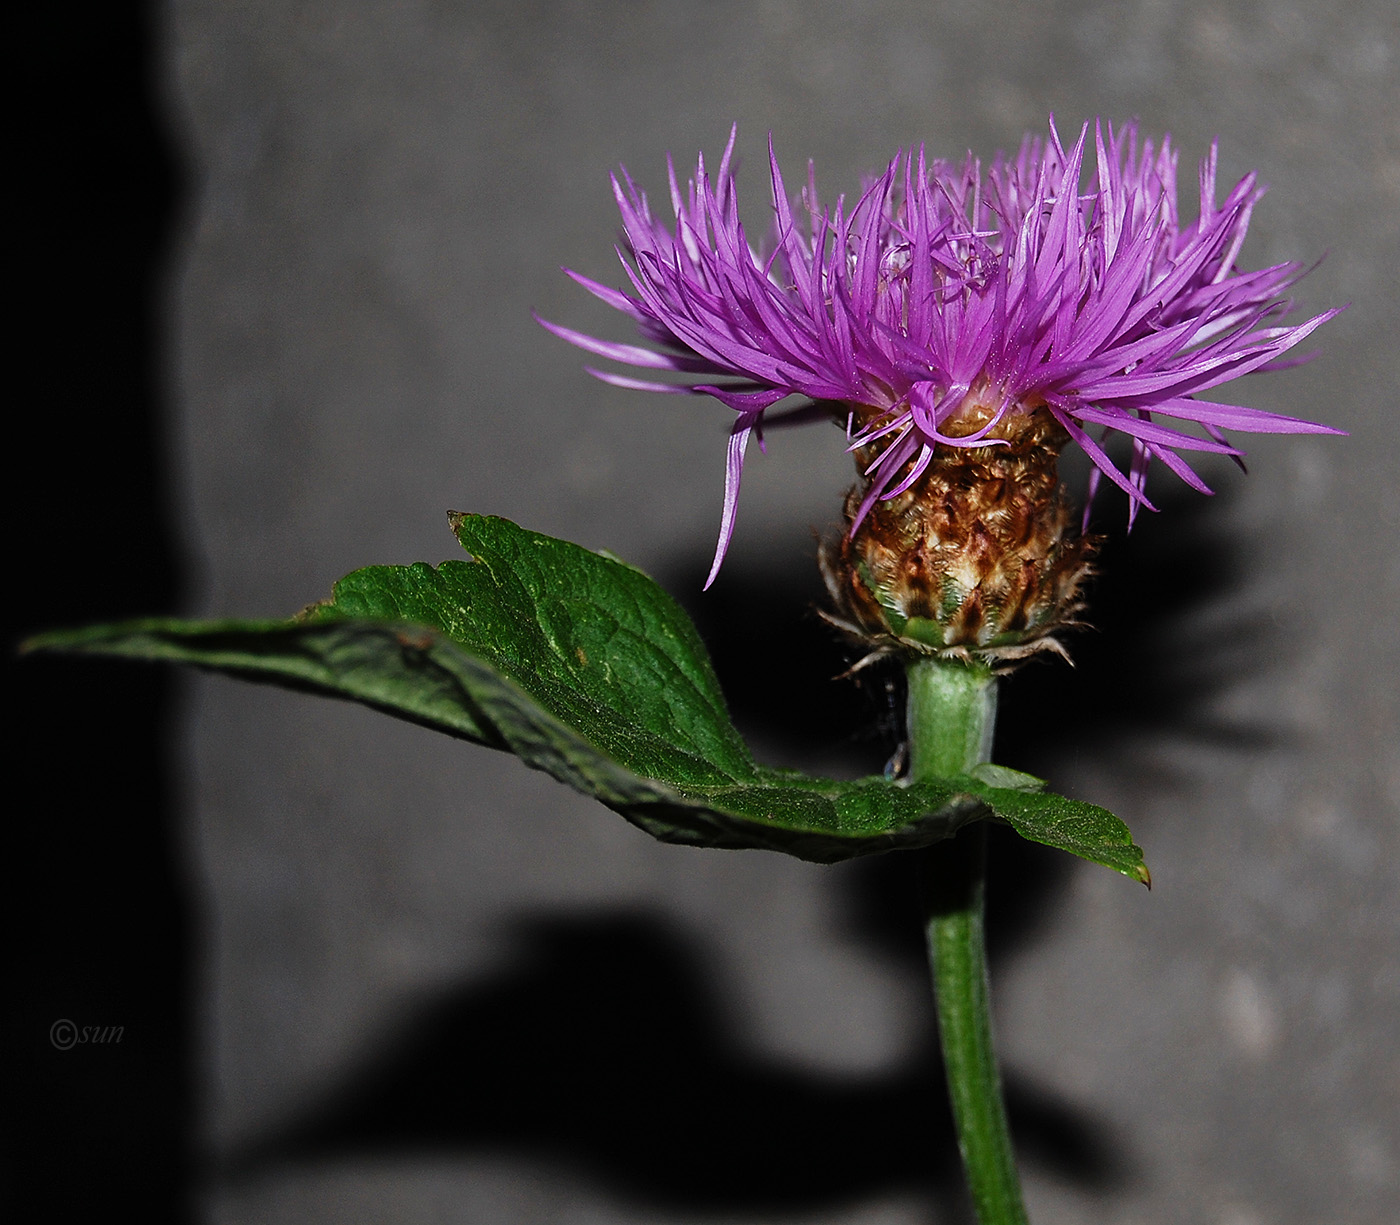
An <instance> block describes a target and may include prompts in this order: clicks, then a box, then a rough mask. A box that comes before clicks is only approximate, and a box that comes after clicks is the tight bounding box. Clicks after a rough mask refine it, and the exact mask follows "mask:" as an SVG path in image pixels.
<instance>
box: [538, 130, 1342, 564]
mask: <svg viewBox="0 0 1400 1225" xmlns="http://www.w3.org/2000/svg"><path fill="white" fill-rule="evenodd" d="M736 134H737V128H736V129H735V131H732V132H731V133H730V137H729V143H728V145H727V146H726V147H725V151H724V156H723V158H722V159H721V161H720V166H719V172H718V175H717V176H716V177H715V178H714V179H713V180H712V179H711V178H710V176H709V174H708V172H707V171H706V168H705V160H704V157H703V155H702V156H701V158H700V160H699V163H698V165H697V167H696V172H695V177H694V178H693V179H692V180H690V181H689V182H688V183H687V184H686V187H685V189H684V191H682V189H681V186H680V184H679V183H678V181H677V179H676V174H675V169H674V167H673V166H672V165H671V163H670V159H669V158H668V159H667V169H668V178H669V186H670V197H671V209H672V213H673V215H674V222H671V221H669V220H668V221H665V222H663V221H661V220H658V219H657V218H655V217H653V216H652V213H651V209H650V206H649V205H648V202H647V197H646V194H645V193H644V192H642V191H641V190H640V189H639V188H638V187H637V186H636V184H635V183H633V181H632V179H631V178H630V177H629V176H628V175H627V173H626V171H625V170H624V171H623V172H622V175H621V180H620V181H619V179H618V178H617V177H616V176H615V177H614V179H613V191H614V195H615V196H616V198H617V204H618V208H619V209H620V211H621V214H622V222H623V230H624V236H625V238H624V245H623V247H622V248H621V249H619V256H620V257H621V259H622V263H623V267H624V269H625V270H626V272H627V277H628V280H629V281H630V284H631V289H632V291H633V292H632V293H627V292H623V291H619V290H616V289H611V288H609V287H607V286H605V285H601V284H599V283H598V282H596V281H592V280H589V279H588V278H587V277H583V276H580V275H578V274H577V273H574V272H570V273H569V275H570V276H571V277H573V279H574V280H576V281H577V282H578V283H579V284H580V285H582V286H583V287H584V288H585V289H587V290H589V291H590V292H591V293H593V294H595V295H596V296H597V297H598V298H600V299H602V301H604V302H605V303H607V304H608V305H609V306H611V307H613V308H615V309H617V310H620V311H622V312H623V313H625V314H626V315H628V316H629V317H630V318H631V319H632V320H633V321H634V322H635V323H636V325H637V328H638V331H639V333H640V334H641V337H642V339H643V340H644V341H646V342H647V343H648V344H649V345H651V346H655V347H643V346H641V345H633V344H618V343H615V342H611V341H605V340H600V339H597V338H595V337H592V336H587V335H584V334H583V333H580V332H576V331H574V330H572V329H570V328H565V327H561V326H560V325H558V324H554V323H549V322H547V321H545V320H540V322H541V323H542V324H543V325H544V326H545V327H546V328H548V329H549V330H550V331H551V332H553V333H554V334H555V335H556V336H559V337H561V338H562V339H564V340H567V341H568V342H569V343H570V344H573V345H577V346H578V347H579V348H581V349H584V350H586V351H587V352H589V353H592V354H594V355H596V356H598V357H602V358H606V359H608V360H610V361H615V362H619V363H622V364H624V365H630V366H633V367H640V368H642V369H645V370H655V371H662V372H668V373H670V374H672V375H691V376H698V377H699V379H700V381H698V382H689V383H687V382H664V381H652V380H649V379H637V378H632V377H630V376H624V375H617V374H609V373H605V372H601V371H591V372H592V373H594V374H596V375H597V376H598V377H599V378H601V379H603V380H604V381H606V382H609V383H612V384H614V385H617V386H622V387H630V388H639V389H643V390H651V391H663V392H673V393H674V392H681V393H695V394H702V395H708V396H713V397H714V398H715V399H718V400H719V401H720V402H721V403H723V404H725V405H726V406H727V407H728V408H730V409H732V410H733V411H734V413H735V414H736V419H735V422H734V426H733V429H732V431H731V433H730V441H729V458H728V464H727V468H726V477H725V496H724V512H723V516H722V526H721V530H720V537H719V547H718V549H717V551H716V554H715V561H714V566H713V568H712V569H711V572H710V577H709V582H713V581H714V577H715V574H716V573H717V572H718V569H719V564H720V562H721V560H722V559H723V557H724V553H725V550H726V549H727V548H728V545H729V540H730V538H731V536H732V534H733V530H734V519H735V509H736V506H737V503H738V496H739V481H740V477H741V475H742V471H743V459H744V452H745V449H746V447H747V445H748V441H749V436H750V435H751V434H752V433H753V432H754V431H755V430H758V429H761V427H762V425H763V422H764V414H765V413H766V412H767V411H768V410H769V409H770V408H771V407H772V406H773V405H775V404H776V403H777V402H778V401H780V400H782V399H784V398H785V397H787V396H791V395H799V396H806V397H808V398H809V399H810V400H813V401H839V402H842V403H844V404H845V405H847V406H849V416H848V421H849V425H848V430H847V433H848V439H849V444H850V446H851V449H853V450H854V449H856V448H859V447H864V446H866V445H867V444H870V443H874V442H877V441H880V442H882V444H883V447H882V450H881V451H880V454H879V456H878V458H877V459H876V460H875V462H874V464H873V466H872V467H871V469H870V470H869V471H868V473H867V476H868V477H869V478H870V480H871V482H872V483H871V486H870V492H869V495H868V497H867V500H866V504H867V507H868V506H869V505H871V504H873V502H874V500H875V499H877V498H882V497H884V498H888V497H892V496H894V495H895V494H897V493H899V492H901V491H902V490H903V489H905V488H907V487H908V486H909V485H911V484H912V483H913V482H914V481H916V480H917V479H918V478H919V476H920V475H921V474H922V473H923V471H924V469H925V468H926V467H927V466H928V464H929V463H930V462H931V460H932V459H933V457H934V455H935V454H936V452H937V449H938V448H940V447H949V446H952V447H967V446H979V445H983V446H985V445H993V444H995V442H996V440H995V439H994V438H992V439H988V438H987V435H988V433H989V432H990V431H992V430H993V429H994V428H995V426H996V424H997V423H998V422H999V421H1000V420H1001V418H1002V417H1003V416H1004V415H1005V414H1007V413H1014V412H1024V411H1032V410H1035V409H1037V408H1040V407H1042V406H1043V407H1044V408H1045V409H1046V410H1048V411H1049V412H1050V413H1051V414H1052V415H1053V416H1054V417H1055V419H1056V420H1057V421H1058V422H1059V423H1060V424H1061V425H1062V426H1063V427H1064V428H1065V430H1066V431H1067V432H1068V433H1069V434H1070V436H1071V437H1072V438H1073V439H1074V440H1075V441H1076V442H1077V443H1078V444H1079V445H1080V446H1081V447H1083V449H1084V450H1085V451H1086V452H1087V453H1088V455H1089V457H1090V459H1092V461H1093V463H1094V465H1095V474H1094V475H1095V482H1094V483H1095V484H1097V482H1098V477H1099V476H1100V474H1102V475H1103V476H1107V477H1108V479H1109V480H1111V481H1113V482H1114V483H1115V484H1116V485H1118V486H1119V487H1120V488H1122V489H1123V490H1124V491H1125V492H1126V493H1127V494H1128V497H1129V506H1130V515H1135V514H1136V512H1137V510H1138V508H1139V507H1140V506H1145V507H1147V508H1149V509H1152V505H1151V503H1150V502H1149V501H1148V500H1147V497H1146V494H1145V492H1144V489H1145V484H1146V478H1147V471H1148V468H1149V465H1150V461H1151V460H1152V459H1159V460H1161V461H1162V463H1163V464H1164V465H1165V466H1166V467H1168V468H1169V469H1170V470H1171V471H1172V472H1174V473H1176V475H1177V476H1179V477H1180V478H1181V479H1182V480H1184V481H1185V482H1186V483H1187V484H1189V485H1191V486H1192V487H1193V488H1195V489H1198V490H1201V491H1202V492H1207V493H1208V492H1209V490H1208V489H1207V488H1206V486H1205V484H1204V483H1203V482H1202V481H1201V480H1200V478H1199V477H1198V476H1197V475H1196V474H1195V472H1193V471H1192V469H1191V467H1190V466H1189V465H1188V464H1187V462H1186V461H1185V459H1183V458H1182V456H1181V455H1180V454H1179V453H1180V452H1182V451H1187V452H1190V451H1199V452H1213V453H1217V454H1225V455H1230V456H1234V457H1238V456H1239V455H1240V452H1239V451H1238V449H1237V448H1235V447H1233V446H1232V445H1230V443H1229V442H1228V440H1227V439H1226V437H1225V431H1226V430H1236V431H1246V432H1255V433H1285V434H1289V433H1313V434H1325V433H1337V432H1338V431H1336V430H1332V429H1330V428H1329V427H1327V426H1324V425H1319V424H1317V423H1315V422H1310V421H1302V420H1299V419H1297V418H1294V417H1287V416H1283V415H1280V414H1277V413H1270V412H1265V411H1263V410H1260V409H1255V408H1247V407H1244V406H1242V405H1234V404H1222V403H1217V402H1215V401H1212V400H1203V399H1199V398H1198V397H1199V396H1200V395H1201V393H1203V392H1206V391H1209V390H1210V389H1212V388H1214V387H1217V386H1219V385H1220V384H1222V383H1225V382H1227V381H1229V380H1230V379H1234V378H1237V377H1238V376H1240V375H1242V374H1248V373H1251V372H1254V371H1259V370H1266V369H1277V368H1279V367H1280V366H1282V365H1288V364H1293V363H1291V362H1281V361H1280V360H1279V359H1280V358H1281V356H1282V355H1283V354H1284V353H1286V352H1288V351H1289V350H1290V349H1292V348H1293V347H1294V346H1295V345H1297V344H1298V343H1299V342H1300V341H1302V340H1303V339H1304V338H1306V337H1307V336H1308V335H1309V334H1310V333H1311V332H1312V331H1313V329H1314V328H1316V327H1317V326H1318V325H1319V324H1321V323H1323V322H1325V321H1326V320H1328V319H1330V318H1332V316H1333V315H1335V314H1337V311H1336V310H1329V311H1325V312H1323V313H1322V314H1319V315H1315V316H1313V317H1312V318H1311V319H1308V320H1307V321H1306V322H1303V323H1299V324H1295V325H1292V326H1284V325H1283V324H1282V323H1281V322H1280V320H1281V319H1282V318H1283V317H1284V316H1285V315H1286V314H1287V313H1288V311H1289V309H1290V308H1291V303H1290V302H1289V301H1288V299H1287V298H1286V297H1284V296H1283V294H1284V292H1285V291H1286V290H1287V289H1288V288H1289V287H1290V286H1291V285H1292V284H1293V283H1294V282H1295V281H1296V280H1297V279H1298V278H1299V277H1300V276H1301V275H1302V274H1303V272H1304V268H1303V266H1302V265H1300V264H1296V263H1284V264H1276V265H1274V266H1273V267H1270V268H1265V269H1262V270H1259V271H1256V272H1240V271H1239V270H1237V269H1236V267H1235V260H1236V257H1237V256H1238V254H1239V250H1240V247H1241V244H1242V243H1243V242H1244V236H1245V231H1246V229H1247V228H1248V225H1249V219H1250V213H1251V211H1252V210H1253V208H1254V205H1255V203H1256V202H1257V201H1258V200H1259V198H1260V197H1261V196H1262V195H1263V189H1262V188H1260V187H1259V186H1258V185H1257V182H1256V179H1255V176H1254V175H1253V174H1250V175H1246V176H1245V177H1244V178H1243V179H1241V180H1240V182H1239V183H1237V184H1236V185H1235V187H1234V188H1233V189H1232V190H1231V191H1230V192H1229V194H1228V195H1227V196H1226V198H1225V200H1224V202H1223V203H1220V204H1217V203H1216V183H1215V176H1216V149H1215V147H1214V146H1212V148H1211V150H1210V153H1209V154H1208V156H1207V157H1206V158H1205V160H1204V161H1203V162H1202V163H1201V168H1200V203H1199V209H1198V215H1197V217H1196V219H1195V220H1194V221H1192V222H1191V223H1190V224H1186V225H1183V224H1182V223H1181V222H1180V220H1179V219H1178V216H1177V184H1176V164H1177V157H1176V152H1175V150H1173V149H1172V148H1171V144H1170V138H1169V137H1168V138H1164V139H1163V142H1162V145H1161V148H1160V149H1157V148H1155V147H1154V146H1153V144H1152V142H1151V141H1142V142H1141V143H1139V140H1138V132H1137V127H1136V125H1135V124H1131V123H1130V124H1127V125H1125V126H1124V127H1122V128H1121V129H1118V130H1116V131H1115V130H1114V129H1113V128H1112V127H1111V126H1110V127H1109V128H1108V130H1107V133H1105V132H1104V130H1103V127H1102V125H1101V124H1098V123H1096V124H1095V125H1094V130H1093V135H1094V140H1093V163H1094V165H1093V168H1092V170H1091V171H1090V173H1089V175H1088V186H1087V189H1086V188H1084V187H1082V186H1081V179H1083V178H1084V177H1085V169H1086V168H1085V164H1084V163H1085V153H1086V147H1087V145H1088V143H1089V140H1088V138H1089V126H1088V125H1087V124H1086V125H1084V127H1083V128H1082V129H1081V130H1080V133H1079V139H1078V140H1077V141H1076V142H1075V144H1074V146H1073V148H1071V149H1069V150H1068V151H1066V150H1065V148H1064V147H1063V145H1062V144H1061V142H1060V137H1059V134H1058V133H1057V132H1056V130H1055V126H1054V122H1053V121H1052V122H1051V124H1050V131H1049V138H1048V140H1041V139H1033V138H1029V137H1028V138H1027V139H1026V140H1025V141H1024V142H1023V144H1022V145H1021V149H1020V152H1019V153H1018V154H1017V155H1016V157H1014V158H1010V159H1008V158H1006V157H1004V156H1002V155H998V156H997V158H996V159H995V160H994V161H993V163H992V165H991V167H990V169H989V170H987V171H986V172H985V173H984V172H983V169H982V166H981V164H980V162H979V161H977V159H975V158H973V157H972V156H971V155H970V154H969V155H968V157H967V159H966V160H965V161H964V162H963V163H962V164H961V165H960V166H959V165H956V164H954V163H951V162H945V161H939V160H935V161H932V162H929V161H927V160H926V158H925V155H924V151H923V150H922V149H920V150H919V151H918V152H917V154H913V153H909V154H906V153H903V152H900V153H897V154H896V155H895V157H894V160H893V161H891V162H890V164H889V166H888V167H887V168H886V170H885V172H884V174H882V175H881V176H880V177H879V178H877V179H876V180H874V182H872V183H870V184H869V185H868V186H867V187H866V189H865V191H864V193H863V194H862V195H861V197H860V199H859V200H858V201H857V202H856V204H855V206H854V207H853V208H850V209H849V210H848V209H847V207H846V201H845V198H844V197H842V198H840V199H838V200H837V202H836V205H835V208H834V209H830V210H828V209H824V208H822V207H821V206H820V204H819V203H818V199H817V191H816V183H815V179H814V177H813V175H812V173H811V171H810V169H809V172H808V178H807V183H806V185H805V186H804V187H803V188H802V190H801V191H800V193H798V194H797V196H796V197H793V196H790V194H789V192H788V189H787V187H786V185H785V184H784V182H783V177H782V173H781V171H780V170H779V167H778V160H777V157H776V156H775V154H774V152H773V146H772V141H771V138H770V141H769V147H768V163H769V173H770V177H771V181H772V202H773V229H772V234H771V236H770V239H769V241H768V242H767V243H766V244H764V246H763V247H762V248H761V249H756V248H755V247H754V246H753V245H751V244H750V243H749V241H748V239H747V237H746V236H745V233H744V227H743V225H742V224H741V223H740V221H739V212H738V202H737V197H736V193H735V186H734V178H733V174H732V172H731V160H732V157H733V152H734V142H735V137H736ZM716 379H723V380H724V381H723V382H716V381H715V380H716ZM973 404H975V405H977V406H978V407H979V409H980V410H981V415H980V416H979V417H978V418H977V419H978V420H979V421H982V424H980V425H979V426H978V427H977V428H976V429H975V430H973V431H971V432H969V431H968V430H967V429H966V428H961V427H963V426H964V425H965V422H966V420H967V417H966V416H965V415H964V410H965V409H966V408H967V407H968V406H969V405H973ZM988 413H990V418H989V419H986V417H987V414H988ZM1164 418H1165V419H1168V420H1169V421H1170V424H1167V423H1164V421H1163V419H1164ZM1180 425H1185V426H1186V427H1195V428H1196V429H1197V430H1199V431H1200V432H1199V433H1196V432H1187V430H1186V429H1182V428H1177V427H1178V426H1180ZM1114 432H1117V433H1120V434H1126V435H1127V436H1128V437H1129V438H1131V440H1132V444H1131V459H1130V462H1129V463H1128V465H1127V470H1126V471H1124V470H1123V469H1122V468H1120V467H1119V466H1118V464H1116V463H1115V462H1114V461H1113V460H1112V459H1110V458H1109V456H1108V454H1107V452H1106V451H1105V450H1104V448H1103V446H1102V445H1101V444H1102V443H1103V442H1104V440H1105V439H1107V438H1108V437H1109V436H1110V435H1111V434H1113V433H1114ZM1091 492H1092V491H1091ZM1086 514H1087V511H1086ZM706 585H707V586H708V585H709V584H708V582H707V584H706Z"/></svg>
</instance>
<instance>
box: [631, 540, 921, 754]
mask: <svg viewBox="0 0 1400 1225" xmlns="http://www.w3.org/2000/svg"><path fill="white" fill-rule="evenodd" d="M706 565H708V562H707V563H706ZM704 572H705V566H699V567H698V568H697V558H696V557H694V556H692V557H687V558H683V559H681V560H680V561H678V562H677V564H676V565H675V566H674V567H673V569H672V570H671V571H669V572H666V573H662V574H659V575H657V580H658V581H659V582H660V583H661V585H662V586H663V587H665V588H666V589H667V590H668V591H670V592H671V593H672V594H674V595H675V596H676V598H677V599H678V600H680V602H681V604H682V605H683V606H684V607H685V610H686V612H688V613H689V614H690V615H691V617H692V618H693V619H694V621H695V624H696V626H697V628H698V629H699V630H700V636H701V637H702V638H703V639H704V640H705V645H706V646H707V647H708V648H709V651H710V656H711V658H712V659H713V660H714V664H715V671H716V672H717V673H718V675H719V680H720V684H721V685H722V686H723V688H724V695H725V698H726V699H727V700H728V702H729V713H730V715H731V716H732V717H733V719H734V724H735V726H736V727H737V728H738V729H739V730H740V731H741V732H742V733H743V734H744V737H745V739H747V740H748V741H749V743H750V744H752V745H753V746H754V748H755V752H756V753H757V755H758V757H759V759H760V760H761V761H763V762H764V764H766V765H775V766H790V767H793V768H799V769H804V770H807V771H809V772H810V773H814V774H825V775H830V776H833V777H837V778H855V777H859V776H861V775H865V774H878V773H879V772H880V770H881V769H882V768H883V766H884V764H885V762H886V760H887V759H888V758H889V756H890V754H891V753H892V752H893V751H894V747H895V745H896V744H897V743H898V741H899V738H900V735H901V734H902V725H903V717H904V716H903V701H904V698H903V687H904V681H903V677H902V676H901V675H900V673H899V671H898V669H896V668H893V667H890V666H877V667H871V668H866V669H862V670H861V671H860V672H858V673H856V674H855V675H854V676H850V677H847V676H845V675H843V674H844V673H846V672H847V670H848V669H849V668H850V667H851V665H852V664H853V663H855V662H856V661H857V660H858V659H859V658H860V655H861V652H860V651H859V650H857V649H856V648H855V647H853V646H852V645H851V644H850V643H848V642H847V641H845V640H844V639H843V638H842V637H841V635H840V634H839V633H838V632H837V631H836V630H835V629H833V628H832V627H831V625H829V624H828V623H827V622H826V621H824V620H822V618H821V616H820V615H819V613H818V609H825V608H828V607H829V606H830V601H829V600H828V599H827V595H826V589H825V587H824V586H823V585H822V580H821V575H820V573H819V572H818V570H817V560H816V543H815V541H813V542H812V543H811V547H810V548H809V549H808V550H807V551H806V553H805V554H804V553H802V552H799V551H797V550H795V549H794V550H790V551H788V552H785V553H783V554H782V555H780V556H777V557H774V558H773V559H772V560H771V561H770V563H769V564H767V565H764V566H754V565H748V566H745V565H743V564H739V563H738V562H737V560H736V559H730V560H727V561H726V562H725V564H724V569H723V570H721V572H720V577H719V579H718V580H717V581H716V583H715V585H714V586H713V587H712V588H710V590H709V591H703V592H702V591H700V590H699V589H698V588H697V587H696V585H695V577H694V576H695V575H696V574H703V573H704Z"/></svg>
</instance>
